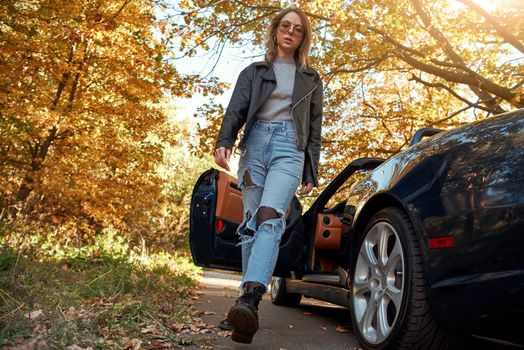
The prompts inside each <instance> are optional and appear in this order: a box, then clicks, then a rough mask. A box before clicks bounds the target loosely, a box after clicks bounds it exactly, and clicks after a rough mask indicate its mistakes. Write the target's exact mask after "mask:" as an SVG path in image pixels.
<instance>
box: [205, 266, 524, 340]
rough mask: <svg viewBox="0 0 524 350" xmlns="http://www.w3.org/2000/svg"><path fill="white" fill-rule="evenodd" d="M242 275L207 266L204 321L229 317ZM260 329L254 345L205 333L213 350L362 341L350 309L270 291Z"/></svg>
mask: <svg viewBox="0 0 524 350" xmlns="http://www.w3.org/2000/svg"><path fill="white" fill-rule="evenodd" d="M239 283H240V276H239V275H235V274H230V273H226V272H217V271H205V273H204V276H203V277H202V279H201V287H202V288H201V290H200V292H199V293H198V294H199V299H198V301H197V303H196V304H195V308H196V311H197V312H200V313H201V314H202V315H201V316H200V318H202V322H204V323H206V324H209V325H217V324H218V323H219V322H220V320H222V319H223V318H225V316H226V314H227V312H228V310H229V308H230V307H231V305H233V303H234V302H235V299H236V298H237V296H238V289H237V288H238V285H239ZM259 317H260V329H259V331H258V332H257V334H255V336H254V338H253V343H252V344H250V345H244V344H238V343H235V342H233V341H231V338H230V337H229V335H230V333H229V332H221V331H220V330H217V329H214V330H213V332H211V333H209V334H205V335H203V338H204V339H205V344H206V345H204V346H203V347H204V348H208V349H239V350H241V349H246V350H247V349H250V350H257V349H264V350H269V349H276V350H283V349H286V350H295V349H297V350H308V349H315V350H317V349H322V350H324V349H326V350H327V349H351V350H354V349H360V345H359V343H358V341H357V339H356V337H355V335H354V333H353V330H352V328H351V320H350V316H349V312H348V310H347V309H345V308H342V307H339V306H336V305H333V304H329V303H325V302H321V301H318V300H315V299H310V298H302V302H301V304H300V306H298V307H293V308H289V307H282V306H275V305H273V304H272V303H271V300H270V298H269V294H268V293H266V295H265V296H264V299H263V300H262V302H261V304H260V307H259ZM474 348H475V349H490V350H509V349H519V348H520V349H522V347H514V346H509V345H504V344H502V343H493V342H485V341H481V340H479V341H478V344H475V346H474Z"/></svg>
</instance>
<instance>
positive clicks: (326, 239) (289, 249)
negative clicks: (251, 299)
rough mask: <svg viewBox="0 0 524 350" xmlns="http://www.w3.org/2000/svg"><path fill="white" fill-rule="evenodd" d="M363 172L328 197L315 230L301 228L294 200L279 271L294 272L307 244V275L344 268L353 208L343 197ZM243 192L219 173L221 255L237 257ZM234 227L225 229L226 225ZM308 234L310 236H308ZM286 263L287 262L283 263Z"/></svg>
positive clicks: (217, 213) (217, 243)
mask: <svg viewBox="0 0 524 350" xmlns="http://www.w3.org/2000/svg"><path fill="white" fill-rule="evenodd" d="M365 173H366V171H364V170H362V171H358V172H356V173H355V174H353V175H352V176H351V177H350V178H349V179H347V180H346V181H345V182H344V183H343V184H342V186H340V188H339V189H338V190H337V191H336V192H335V193H334V194H333V195H332V196H331V197H330V198H329V200H328V201H327V203H326V205H325V206H324V209H323V210H321V211H320V212H319V213H317V214H316V220H315V221H316V224H315V227H314V229H312V230H307V231H308V232H306V230H305V229H304V227H303V225H301V215H302V214H303V212H302V210H303V208H302V205H301V204H300V202H299V201H298V199H297V198H296V197H295V198H294V199H293V201H292V203H291V205H290V208H289V209H288V211H287V212H286V225H287V228H288V229H287V230H286V233H285V234H284V236H283V237H282V241H281V246H280V255H279V262H278V264H277V265H278V269H277V270H276V272H277V274H278V270H282V271H283V270H284V269H293V267H296V262H297V261H299V260H300V259H301V257H302V254H303V253H304V249H303V247H304V245H305V244H306V243H307V242H308V241H309V242H312V244H313V247H312V249H311V251H310V254H309V259H310V260H309V261H308V264H307V265H308V266H309V267H310V268H311V271H310V272H313V273H321V274H337V275H338V268H337V267H338V266H339V265H342V266H344V265H345V263H346V264H347V262H344V261H342V260H341V259H343V257H344V256H345V255H344V254H343V253H342V251H341V248H342V247H344V246H345V245H346V244H347V243H348V240H349V236H350V232H349V228H350V226H351V221H352V218H353V209H354V208H351V207H348V208H346V198H347V197H348V195H349V193H350V191H351V189H352V186H353V185H354V184H355V183H357V181H358V180H359V179H361V178H362V177H363V176H364V175H365ZM242 212H243V207H242V193H241V190H240V189H239V188H238V180H237V179H236V178H235V177H234V176H231V175H229V174H227V173H225V172H222V171H219V172H218V180H217V204H216V207H215V218H216V219H215V223H216V227H215V232H216V233H217V234H216V239H215V242H214V248H215V249H216V250H218V251H220V252H221V253H223V254H224V253H225V254H226V255H230V256H231V257H232V258H233V257H234V258H239V257H238V256H237V255H238V251H239V250H238V249H237V247H236V243H237V242H238V237H237V236H236V233H235V232H236V228H237V227H238V225H239V224H240V222H241V221H242ZM228 225H229V226H231V225H232V226H233V227H227V226H228ZM309 232H311V234H312V235H313V237H305V236H309ZM286 260H288V261H286Z"/></svg>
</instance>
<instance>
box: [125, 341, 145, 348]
mask: <svg viewBox="0 0 524 350" xmlns="http://www.w3.org/2000/svg"><path fill="white" fill-rule="evenodd" d="M140 346H142V341H141V340H140V339H131V340H129V341H128V342H126V343H125V344H124V350H138V349H140Z"/></svg>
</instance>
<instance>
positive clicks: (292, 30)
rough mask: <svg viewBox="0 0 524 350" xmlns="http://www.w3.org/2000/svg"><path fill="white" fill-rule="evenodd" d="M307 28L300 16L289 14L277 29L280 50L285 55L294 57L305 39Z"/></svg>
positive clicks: (293, 13)
mask: <svg viewBox="0 0 524 350" xmlns="http://www.w3.org/2000/svg"><path fill="white" fill-rule="evenodd" d="M304 34H305V28H304V25H303V24H302V21H301V20H300V16H299V15H297V14H296V13H295V12H289V13H287V14H286V15H285V16H284V17H283V18H282V19H281V20H280V24H279V25H278V27H277V43H278V49H279V51H281V53H283V54H285V55H293V54H294V53H295V50H296V49H298V47H299V46H300V44H301V43H302V39H303V38H304Z"/></svg>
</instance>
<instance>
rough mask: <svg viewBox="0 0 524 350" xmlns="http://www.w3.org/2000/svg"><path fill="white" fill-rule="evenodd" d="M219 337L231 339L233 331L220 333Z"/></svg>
mask: <svg viewBox="0 0 524 350" xmlns="http://www.w3.org/2000/svg"><path fill="white" fill-rule="evenodd" d="M217 335H218V336H219V337H223V338H226V337H230V336H231V331H223V332H218V333H217Z"/></svg>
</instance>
